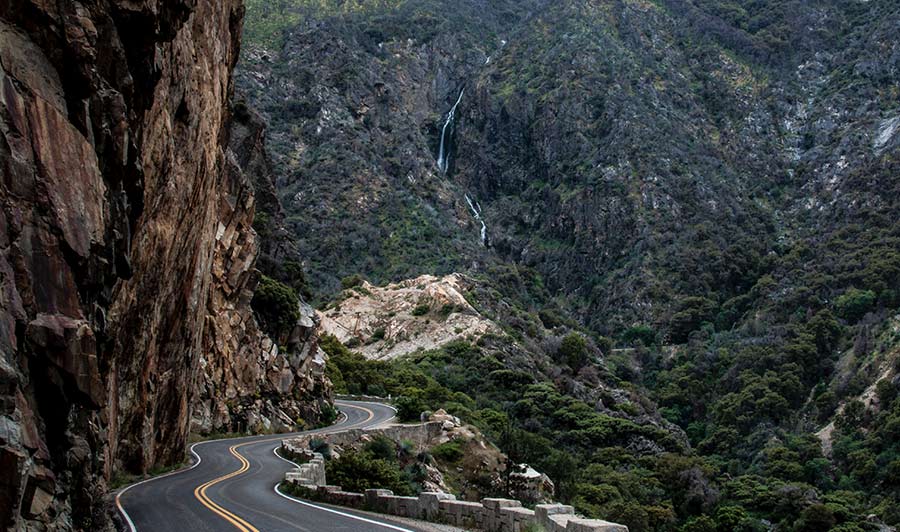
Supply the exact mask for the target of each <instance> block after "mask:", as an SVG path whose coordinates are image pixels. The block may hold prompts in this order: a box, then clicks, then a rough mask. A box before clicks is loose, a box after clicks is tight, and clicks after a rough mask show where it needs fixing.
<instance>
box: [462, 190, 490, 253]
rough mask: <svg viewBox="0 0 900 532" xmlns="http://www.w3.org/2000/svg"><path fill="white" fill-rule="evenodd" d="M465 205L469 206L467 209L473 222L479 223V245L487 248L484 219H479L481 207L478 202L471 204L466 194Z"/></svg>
mask: <svg viewBox="0 0 900 532" xmlns="http://www.w3.org/2000/svg"><path fill="white" fill-rule="evenodd" d="M466 203H468V204H469V209H471V211H472V216H474V217H475V220H477V221H479V222H481V245H482V246H485V247H487V225H485V223H484V219H483V218H482V217H481V205H480V204H478V202H474V203H473V202H472V198H470V197H469V195H468V194H466Z"/></svg>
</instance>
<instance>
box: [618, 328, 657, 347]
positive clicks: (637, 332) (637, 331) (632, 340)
mask: <svg viewBox="0 0 900 532" xmlns="http://www.w3.org/2000/svg"><path fill="white" fill-rule="evenodd" d="M622 342H624V343H625V344H626V345H632V346H633V345H635V344H636V343H637V342H640V343H642V344H643V345H645V346H651V345H653V344H655V343H656V331H654V330H653V329H651V328H650V327H647V326H646V325H635V326H634V327H629V328H628V329H626V330H625V332H624V333H622Z"/></svg>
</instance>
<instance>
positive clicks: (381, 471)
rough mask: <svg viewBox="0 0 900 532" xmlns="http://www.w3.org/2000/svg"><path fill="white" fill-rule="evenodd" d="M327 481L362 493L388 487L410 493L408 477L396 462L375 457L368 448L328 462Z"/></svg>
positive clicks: (346, 453)
mask: <svg viewBox="0 0 900 532" xmlns="http://www.w3.org/2000/svg"><path fill="white" fill-rule="evenodd" d="M325 475H326V476H327V478H328V482H329V483H331V484H335V485H338V486H341V487H342V488H343V489H345V490H347V491H355V492H357V493H362V492H364V491H365V490H367V489H373V488H378V489H389V490H392V491H393V492H394V493H395V494H397V495H411V494H412V492H413V490H412V488H411V487H410V483H409V481H408V480H407V479H406V478H404V475H403V472H402V471H401V470H400V469H399V467H398V466H397V464H394V463H391V462H389V461H387V460H384V459H381V458H375V457H373V456H372V455H371V454H369V453H367V452H356V451H349V452H345V453H344V454H342V455H341V457H340V458H337V459H335V460H329V461H327V462H325Z"/></svg>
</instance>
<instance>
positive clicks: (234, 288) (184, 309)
mask: <svg viewBox="0 0 900 532" xmlns="http://www.w3.org/2000/svg"><path fill="white" fill-rule="evenodd" d="M0 6H2V7H0V168H2V181H0V528H8V529H15V530H23V529H29V530H30V529H34V530H46V529H52V530H70V529H78V530H102V529H105V528H109V527H110V526H111V523H110V520H109V517H108V513H107V508H106V506H105V504H104V503H103V501H104V493H105V491H106V489H107V487H108V481H109V480H110V479H111V478H112V477H114V476H117V475H119V474H120V473H137V474H140V473H144V472H147V471H148V470H150V469H151V468H153V467H155V466H159V465H164V464H172V463H176V462H179V461H181V460H183V459H184V448H185V444H186V442H187V439H188V433H189V430H190V427H191V424H190V419H191V414H192V410H193V404H194V402H195V400H197V399H198V397H197V394H199V395H200V396H201V397H200V398H201V399H204V401H205V402H204V403H203V404H204V405H207V404H208V405H209V406H208V409H209V410H215V411H216V412H217V413H222V410H221V405H222V404H224V403H226V402H227V401H228V400H229V399H228V398H229V396H232V397H240V396H242V395H244V394H246V393H247V392H248V391H250V390H253V389H254V387H255V386H257V385H258V384H260V383H262V384H268V387H266V388H264V390H263V391H264V394H263V395H262V396H261V399H264V395H265V393H268V392H269V391H271V393H272V394H282V393H284V392H286V391H288V390H289V391H290V394H289V395H292V396H293V394H295V393H297V394H299V395H302V394H300V393H299V392H297V390H298V389H312V388H315V387H318V388H324V387H325V384H326V383H327V381H326V380H325V379H324V376H321V371H319V369H318V366H320V365H321V362H322V361H321V357H319V360H318V361H317V360H316V353H317V349H316V347H315V342H314V335H313V334H312V330H311V329H310V327H307V328H306V329H307V338H306V339H305V341H303V342H298V343H297V344H296V345H297V346H298V347H297V349H295V350H294V351H292V352H295V353H297V354H296V355H290V356H288V355H279V354H277V353H276V351H275V350H274V348H272V347H269V348H268V349H266V347H267V345H268V344H266V340H265V338H264V337H263V336H262V335H261V334H260V333H259V332H258V329H257V328H256V327H255V324H254V320H253V316H252V314H250V312H249V309H248V306H247V302H248V299H249V297H250V293H251V291H252V289H253V286H254V273H253V268H254V260H255V256H256V255H255V254H256V247H255V243H254V235H253V232H252V229H251V222H252V220H253V200H252V189H251V188H250V187H248V186H247V182H246V179H245V178H244V177H243V176H241V174H240V172H239V171H238V169H237V167H236V165H234V164H232V163H230V162H229V159H228V156H227V140H228V138H227V137H228V127H227V126H228V122H229V106H228V99H229V96H230V93H231V86H232V84H231V72H232V68H233V66H234V62H235V60H236V57H237V50H238V40H239V37H240V28H241V20H242V16H243V8H242V6H241V3H240V1H239V0H222V1H217V2H212V1H210V0H172V1H167V2H160V1H156V0H145V1H139V2H126V1H121V0H85V1H82V2H59V3H47V2H39V1H36V0H12V1H4V2H2V3H0ZM288 368H289V369H290V373H291V375H290V377H289V376H288V372H287V371H286V370H287V369H288ZM312 381H315V382H316V383H318V384H315V385H314V384H301V385H300V386H299V387H298V385H297V383H298V382H305V383H311V382H312ZM219 382H223V383H225V384H224V385H219V384H218V383H219ZM198 384H200V386H198ZM326 391H327V390H326ZM270 402H272V401H271V400H270ZM276 403H277V401H275V402H273V406H275V407H276V408H275V409H271V410H267V405H266V404H265V400H263V402H262V404H260V405H250V407H253V408H256V410H255V411H257V412H260V413H261V414H259V415H262V416H266V415H270V416H274V415H280V413H279V412H278V411H280V412H281V413H285V414H286V417H291V416H292V415H295V414H296V415H302V414H303V412H301V409H300V408H299V407H298V408H297V409H295V410H290V409H289V408H288V409H286V408H284V407H283V406H281V407H280V406H278V405H277V404H276ZM225 406H226V410H227V414H226V416H228V415H233V414H234V412H232V411H231V409H230V408H228V407H229V405H228V404H226V405H225ZM204 408H207V407H206V406H204ZM248 408H249V407H248ZM276 409H277V410H278V411H276ZM312 409H313V410H315V407H312ZM307 413H308V412H307ZM233 425H234V421H233V420H226V419H225V418H224V417H222V416H220V417H219V418H217V419H216V421H215V422H210V423H209V424H208V425H207V426H208V428H210V429H211V430H212V429H216V428H217V427H233Z"/></svg>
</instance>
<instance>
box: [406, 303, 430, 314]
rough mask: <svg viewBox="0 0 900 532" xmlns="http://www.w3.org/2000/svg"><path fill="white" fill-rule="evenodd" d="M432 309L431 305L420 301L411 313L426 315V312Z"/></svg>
mask: <svg viewBox="0 0 900 532" xmlns="http://www.w3.org/2000/svg"><path fill="white" fill-rule="evenodd" d="M430 310H431V305H429V304H428V303H419V304H418V305H416V307H415V308H414V309H412V312H411V313H410V314H412V315H413V316H424V315H425V314H428V312H429V311H430Z"/></svg>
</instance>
